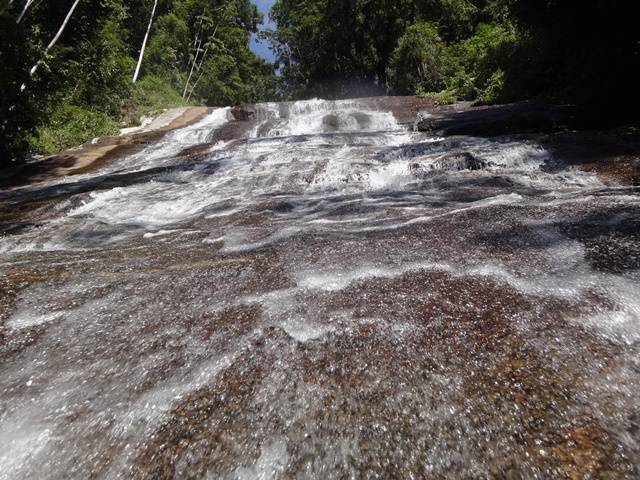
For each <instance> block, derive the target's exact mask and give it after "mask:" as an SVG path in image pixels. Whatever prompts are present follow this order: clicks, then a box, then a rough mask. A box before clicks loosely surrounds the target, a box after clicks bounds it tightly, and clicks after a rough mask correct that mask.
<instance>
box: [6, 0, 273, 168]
mask: <svg viewBox="0 0 640 480" xmlns="http://www.w3.org/2000/svg"><path fill="white" fill-rule="evenodd" d="M0 1H1V2H2V3H0V62H1V64H2V72H3V73H2V75H1V76H0V94H1V99H0V121H1V122H2V123H1V125H0V155H1V158H2V160H3V162H2V163H4V162H6V161H10V160H19V159H21V158H22V157H23V156H24V154H25V153H27V152H29V151H31V152H36V153H45V154H46V153H53V152H56V151H59V150H60V149H62V148H66V147H69V146H73V145H77V144H79V143H81V142H84V141H86V140H88V139H91V138H93V137H95V136H102V135H110V134H114V133H116V132H117V131H118V128H119V127H120V126H124V125H135V124H136V123H137V122H139V120H140V117H141V116H142V115H145V114H148V113H152V112H155V111H158V110H161V109H163V108H167V107H173V106H180V105H187V104H205V105H228V104H235V103H241V102H255V101H259V100H264V99H267V98H271V96H272V95H273V94H274V92H275V82H276V77H275V75H274V66H273V64H270V63H268V62H265V61H264V60H263V59H261V58H259V57H257V56H256V55H255V54H254V53H253V52H251V50H250V49H249V38H250V34H251V33H255V32H257V28H258V25H259V23H260V22H262V15H261V14H260V13H259V12H258V10H257V8H256V6H255V5H254V4H253V3H251V2H250V1H249V0H137V1H125V0H80V1H79V2H77V1H73V0H46V1H44V0H35V1H34V0H0ZM74 6H75V9H74V10H73V11H72V12H71V11H70V9H71V8H73V7H74ZM154 6H155V9H154ZM25 9H26V10H25ZM152 12H153V18H151V15H152ZM69 13H71V15H70V17H69V21H68V24H67V25H66V28H65V29H64V31H63V32H62V34H61V35H60V37H59V40H58V41H57V43H55V45H53V46H51V47H50V48H47V46H48V45H49V44H50V43H51V40H52V39H53V38H54V37H55V36H56V34H57V32H59V31H60V28H61V25H62V24H63V22H64V20H65V18H66V17H67V16H68V15H69ZM150 20H152V21H151V23H150ZM149 26H150V29H149ZM148 29H149V35H148V40H147V43H146V45H145V51H144V57H143V58H142V62H141V66H140V73H139V76H138V78H137V81H136V82H135V83H134V81H133V76H134V72H135V71H136V65H137V61H138V59H139V58H140V50H141V47H142V43H143V40H144V38H145V35H146V33H147V30H148ZM34 66H35V67H36V68H35V72H33V70H34V68H33V67H34ZM30 72H33V74H31V73H30Z"/></svg>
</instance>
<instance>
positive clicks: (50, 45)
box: [21, 0, 80, 90]
mask: <svg viewBox="0 0 640 480" xmlns="http://www.w3.org/2000/svg"><path fill="white" fill-rule="evenodd" d="M79 3H80V0H76V1H75V2H73V5H71V8H70V9H69V12H68V13H67V16H66V17H65V19H64V22H62V25H60V28H59V29H58V33H56V36H55V37H53V40H51V42H49V45H47V48H46V49H45V50H44V53H45V54H46V53H47V52H48V51H49V50H51V49H52V48H53V46H54V45H55V44H56V42H57V41H58V39H59V38H60V36H61V35H62V32H64V29H65V28H66V27H67V24H68V23H69V20H70V19H71V15H73V11H74V10H75V9H76V7H77V6H78V4H79ZM36 70H38V64H37V63H36V64H35V65H34V66H33V67H32V68H31V71H30V72H29V75H31V76H32V77H33V75H34V74H35V73H36ZM23 87H24V85H23ZM21 90H24V88H21Z"/></svg>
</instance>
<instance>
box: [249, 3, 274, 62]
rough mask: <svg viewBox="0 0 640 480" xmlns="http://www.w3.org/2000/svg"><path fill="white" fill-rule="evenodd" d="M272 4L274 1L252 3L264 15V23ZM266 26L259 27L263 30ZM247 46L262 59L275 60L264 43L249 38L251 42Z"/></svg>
mask: <svg viewBox="0 0 640 480" xmlns="http://www.w3.org/2000/svg"><path fill="white" fill-rule="evenodd" d="M274 2H275V0H253V3H255V4H256V5H257V6H258V8H259V9H260V11H261V12H262V13H264V19H265V22H266V21H267V20H268V19H269V16H268V15H269V9H270V8H271V5H273V3H274ZM266 26H267V24H266V23H265V24H264V25H261V28H262V29H263V28H265V27H266ZM249 44H250V46H251V50H253V51H254V52H256V53H257V54H258V55H260V56H261V57H262V58H266V59H267V60H269V61H271V62H272V61H273V60H275V59H274V57H273V52H271V50H269V48H268V47H267V45H266V44H265V43H260V42H257V41H256V39H255V38H251V40H250V41H249Z"/></svg>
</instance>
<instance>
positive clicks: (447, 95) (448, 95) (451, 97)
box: [418, 90, 458, 105]
mask: <svg viewBox="0 0 640 480" xmlns="http://www.w3.org/2000/svg"><path fill="white" fill-rule="evenodd" d="M418 95H419V96H421V97H425V98H430V99H432V100H433V101H434V102H435V103H436V105H451V104H452V103H456V102H457V101H458V95H457V94H456V92H454V91H452V90H443V91H441V92H437V93H434V92H429V93H418Z"/></svg>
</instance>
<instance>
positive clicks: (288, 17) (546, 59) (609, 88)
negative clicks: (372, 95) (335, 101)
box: [267, 0, 640, 111]
mask: <svg viewBox="0 0 640 480" xmlns="http://www.w3.org/2000/svg"><path fill="white" fill-rule="evenodd" d="M639 3H640V2H630V1H626V0H585V1H582V2H573V1H570V0H542V1H541V0H278V1H277V2H276V4H275V5H274V7H273V15H272V16H273V18H274V20H275V22H276V24H277V28H276V29H275V30H274V31H272V32H269V33H268V34H267V36H268V37H269V38H270V39H271V41H272V42H273V45H274V49H275V52H276V54H277V58H278V61H279V63H280V65H281V71H282V73H283V80H282V84H283V85H282V86H283V88H284V90H285V91H286V92H288V94H289V95H290V96H292V97H298V96H308V95H314V94H324V95H327V94H328V95H334V96H350V95H353V94H358V93H367V90H366V89H364V90H363V89H362V86H363V85H369V86H375V87H376V88H377V90H378V91H379V92H392V93H399V94H407V93H428V92H433V93H436V92H439V93H438V95H437V96H438V98H443V99H455V98H467V99H477V100H481V101H486V102H492V101H500V100H511V99H520V98H530V97H535V96H541V95H543V96H545V97H546V98H547V99H551V100H557V101H563V102H576V103H578V104H581V105H585V106H588V105H590V106H598V108H601V107H602V106H604V105H610V104H611V103H612V101H613V100H614V99H613V98H612V93H614V92H616V93H620V92H625V93H627V94H628V95H629V96H630V97H632V98H631V99H630V100H631V101H630V102H629V103H630V106H629V109H628V111H634V110H633V109H632V108H631V107H632V106H635V105H637V103H638V102H637V101H636V100H634V99H635V98H636V97H637V95H636V94H635V82H636V79H635V74H632V73H631V72H635V71H637V70H638V67H640V65H639V63H640V29H638V27H637V21H638V18H640V4H639ZM354 85H355V88H354Z"/></svg>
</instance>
